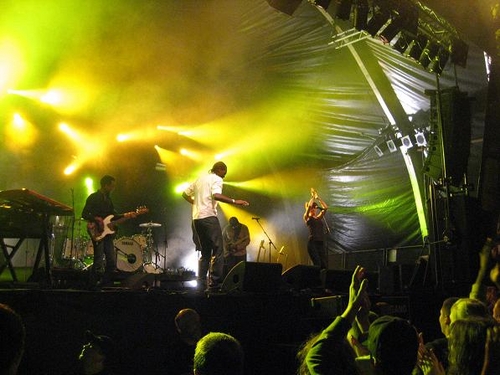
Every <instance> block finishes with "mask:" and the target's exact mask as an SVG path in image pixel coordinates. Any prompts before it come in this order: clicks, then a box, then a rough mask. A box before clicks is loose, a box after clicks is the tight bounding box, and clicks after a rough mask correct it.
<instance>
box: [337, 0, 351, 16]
mask: <svg viewBox="0 0 500 375" xmlns="http://www.w3.org/2000/svg"><path fill="white" fill-rule="evenodd" d="M351 6H352V0H340V2H339V5H338V8H337V18H340V19H341V20H345V21H348V20H349V17H350V16H351Z"/></svg>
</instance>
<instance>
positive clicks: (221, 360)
mask: <svg viewBox="0 0 500 375" xmlns="http://www.w3.org/2000/svg"><path fill="white" fill-rule="evenodd" d="M193 362H194V364H193V372H194V375H243V373H244V354H243V349H242V347H241V344H240V343H239V341H238V340H236V339H235V338H234V337H233V336H231V335H228V334H225V333H220V332H211V333H208V334H207V335H205V336H203V337H202V338H201V339H200V340H199V341H198V343H197V344H196V350H195V353H194V360H193Z"/></svg>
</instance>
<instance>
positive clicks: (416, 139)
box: [373, 130, 427, 157]
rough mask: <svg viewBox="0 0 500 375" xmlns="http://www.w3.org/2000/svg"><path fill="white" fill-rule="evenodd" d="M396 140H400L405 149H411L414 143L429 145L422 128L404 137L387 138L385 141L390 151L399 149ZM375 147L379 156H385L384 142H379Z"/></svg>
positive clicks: (421, 146) (420, 145)
mask: <svg viewBox="0 0 500 375" xmlns="http://www.w3.org/2000/svg"><path fill="white" fill-rule="evenodd" d="M396 136H397V135H396ZM396 142H400V143H401V146H402V147H404V148H405V149H410V148H412V147H413V146H414V145H416V146H417V147H420V148H426V147H427V138H426V136H425V133H424V132H423V131H422V130H415V134H414V135H413V136H411V135H405V136H404V137H399V138H397V139H396V140H395V139H393V138H389V139H387V140H386V141H385V145H386V146H387V150H388V151H389V152H390V153H393V152H396V151H397V150H398V147H397V146H396ZM373 148H374V150H375V152H376V153H377V155H378V156H379V157H382V156H384V149H385V146H383V145H382V144H378V145H375V146H374V147H373Z"/></svg>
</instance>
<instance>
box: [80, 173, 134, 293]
mask: <svg viewBox="0 0 500 375" xmlns="http://www.w3.org/2000/svg"><path fill="white" fill-rule="evenodd" d="M100 182H101V188H100V189H99V190H97V191H96V192H94V193H92V194H90V195H89V196H88V198H87V200H86V202H85V206H84V207H83V211H82V218H83V219H85V220H87V230H88V232H89V234H90V236H91V239H92V245H93V246H94V263H93V264H92V269H91V273H90V280H89V284H90V285H89V287H90V288H95V287H96V286H97V285H98V284H99V283H101V285H106V284H107V283H109V282H111V281H112V277H111V276H112V274H113V272H115V271H116V253H115V246H114V242H113V240H114V237H115V236H114V231H113V232H112V233H110V234H106V235H104V237H103V238H99V237H100V236H102V235H103V234H105V233H106V231H107V230H109V228H106V225H105V223H104V219H106V218H107V217H108V216H110V215H114V216H113V219H114V220H116V219H120V218H123V217H136V216H137V213H135V212H128V213H126V214H121V215H118V214H117V213H116V211H115V207H114V205H113V201H112V200H111V192H112V191H113V190H115V187H116V180H115V178H114V177H113V176H109V175H105V176H104V177H103V178H101V181H100ZM104 257H105V258H106V264H105V267H103V266H104ZM103 268H105V269H104V272H103Z"/></svg>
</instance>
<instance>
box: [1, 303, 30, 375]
mask: <svg viewBox="0 0 500 375" xmlns="http://www.w3.org/2000/svg"><path fill="white" fill-rule="evenodd" d="M25 337H26V332H25V328H24V323H23V321H22V319H21V316H20V315H19V314H18V313H17V312H15V311H14V310H13V309H12V308H11V307H10V306H8V305H5V304H3V303H0V375H14V374H17V371H18V368H19V364H20V363H21V359H22V357H23V353H24V342H25Z"/></svg>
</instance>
